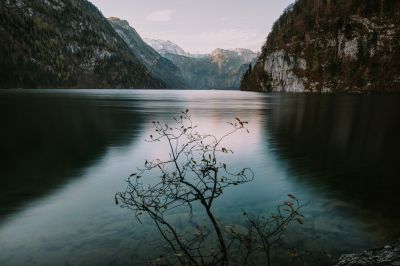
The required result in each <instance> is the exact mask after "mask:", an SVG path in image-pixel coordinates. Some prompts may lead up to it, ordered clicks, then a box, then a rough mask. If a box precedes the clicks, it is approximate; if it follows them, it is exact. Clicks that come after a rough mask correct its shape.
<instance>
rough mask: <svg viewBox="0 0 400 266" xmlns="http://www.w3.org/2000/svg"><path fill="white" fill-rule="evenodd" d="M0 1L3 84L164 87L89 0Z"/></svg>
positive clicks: (1, 80) (0, 86) (47, 86)
mask: <svg viewBox="0 0 400 266" xmlns="http://www.w3.org/2000/svg"><path fill="white" fill-rule="evenodd" d="M19 3H20V4H18V5H17V4H16V2H15V1H13V0H9V1H8V2H3V3H2V4H1V5H0V38H1V40H2V41H1V42H0V55H1V58H0V88H15V87H22V88H36V87H40V88H43V87H44V88H70V87H76V88H161V87H164V86H165V84H164V83H163V82H162V81H160V80H158V79H156V78H154V77H153V76H152V75H151V74H150V73H149V71H148V70H147V68H146V67H144V66H143V65H142V64H141V63H140V62H139V61H138V59H137V58H136V57H135V56H134V55H133V54H132V53H131V52H130V51H129V48H128V47H127V46H126V44H125V43H124V42H123V40H122V39H120V37H119V36H118V35H117V34H116V32H115V31H114V30H113V28H112V27H111V26H110V25H109V23H108V21H107V20H106V19H105V18H104V17H103V16H102V14H101V13H100V12H99V11H98V10H97V8H96V7H94V6H93V5H92V4H90V3H89V2H87V1H84V0H69V1H62V2H60V3H61V5H62V6H57V2H52V1H48V3H45V2H44V1H38V0H33V1H25V0H21V1H19Z"/></svg>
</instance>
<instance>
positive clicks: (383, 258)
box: [336, 240, 400, 266]
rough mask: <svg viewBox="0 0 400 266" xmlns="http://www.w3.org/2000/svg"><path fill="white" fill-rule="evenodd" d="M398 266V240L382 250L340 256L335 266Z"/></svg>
mask: <svg viewBox="0 0 400 266" xmlns="http://www.w3.org/2000/svg"><path fill="white" fill-rule="evenodd" d="M364 265H365V266H367V265H377V266H378V265H379V266H380V265H382V266H398V265H400V240H398V241H397V242H394V243H393V244H390V245H387V246H385V247H384V248H377V249H370V250H367V251H364V252H363V253H360V254H347V255H342V256H341V257H340V259H339V262H338V264H336V266H364Z"/></svg>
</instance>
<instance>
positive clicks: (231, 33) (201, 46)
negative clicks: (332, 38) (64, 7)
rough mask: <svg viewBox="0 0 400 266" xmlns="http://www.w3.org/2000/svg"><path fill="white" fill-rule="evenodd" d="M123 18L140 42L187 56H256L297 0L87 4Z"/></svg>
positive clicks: (108, 0)
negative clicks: (238, 52)
mask: <svg viewBox="0 0 400 266" xmlns="http://www.w3.org/2000/svg"><path fill="white" fill-rule="evenodd" d="M90 1H91V2H92V3H93V4H94V5H96V6H97V7H98V8H99V9H100V11H101V12H102V13H103V15H104V16H106V17H111V16H114V17H119V18H121V19H125V20H127V21H128V22H129V24H130V25H131V26H133V27H134V28H135V29H136V30H137V32H138V33H139V34H140V35H141V36H142V37H148V38H153V39H161V40H170V41H172V42H174V43H176V44H178V45H179V46H181V47H182V48H183V49H184V50H185V51H187V52H190V53H209V52H211V51H212V50H214V49H215V48H224V49H229V48H248V49H251V50H253V51H256V52H257V51H260V49H261V46H262V44H263V43H264V41H265V39H266V37H267V35H268V33H269V31H270V30H271V27H272V24H273V23H274V21H275V20H276V19H278V17H279V16H280V14H281V13H282V12H283V10H284V9H285V8H286V7H287V6H288V5H289V4H290V3H293V2H294V1H295V0H90Z"/></svg>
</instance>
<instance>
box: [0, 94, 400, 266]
mask: <svg viewBox="0 0 400 266" xmlns="http://www.w3.org/2000/svg"><path fill="white" fill-rule="evenodd" d="M186 108H188V109H190V111H191V113H192V114H193V120H194V121H195V123H196V124H198V125H199V128H200V129H201V130H202V131H203V132H205V133H206V132H207V133H212V134H215V135H217V136H221V135H222V134H224V132H226V131H227V130H228V129H229V127H228V126H229V125H228V124H227V123H226V122H229V121H232V120H234V118H235V117H239V118H240V119H243V120H246V121H248V122H249V126H248V128H249V130H250V133H249V134H247V133H245V132H240V133H238V134H236V135H234V136H232V137H231V138H230V139H228V141H227V143H226V145H227V147H229V148H231V149H232V150H233V151H234V152H235V153H234V154H233V155H231V156H230V157H229V162H228V164H230V165H233V166H236V165H240V166H241V167H250V168H251V169H252V170H253V171H254V173H255V179H254V181H253V182H251V183H248V184H244V185H241V186H235V187H232V188H229V189H228V190H227V191H226V193H224V195H223V196H222V197H221V198H220V199H218V202H217V205H216V206H215V212H216V213H217V216H218V217H219V218H220V219H223V220H226V221H228V222H231V223H235V222H236V221H237V220H240V219H241V214H240V213H241V209H245V210H246V211H248V212H253V213H268V211H269V210H272V209H273V208H274V206H276V205H277V204H278V203H280V202H282V201H284V200H286V198H287V194H289V193H290V194H294V195H296V196H297V197H298V198H300V199H301V200H303V201H304V202H308V201H309V202H310V203H309V205H308V206H307V207H306V208H305V209H304V215H305V223H304V225H294V226H293V228H291V229H290V230H291V233H290V235H289V236H288V240H289V241H288V243H290V244H289V245H292V247H293V248H298V249H299V250H300V251H306V250H307V252H311V253H312V254H315V255H316V256H317V255H321V254H323V255H324V256H327V257H330V258H336V257H337V256H338V255H339V254H341V253H346V252H355V251H361V250H363V249H366V248H371V247H374V246H379V245H383V244H386V243H388V242H390V241H392V240H395V239H396V238H399V237H400V226H399V225H400V211H399V206H400V194H399V188H400V179H399V178H400V176H399V173H400V161H399V151H400V125H399V121H400V97H399V96H398V95H335V94H333V95H330V94H328V95H321V94H262V93H252V92H239V91H153V90H32V91H31V90H7V91H0V110H1V111H0V118H1V130H0V156H1V158H0V159H1V164H0V176H1V177H0V247H1V249H0V265H132V264H133V265H138V264H141V263H143V262H144V261H145V260H146V259H148V258H149V257H150V256H155V255H158V253H157V252H159V251H158V250H157V248H156V247H159V246H162V245H163V242H162V240H161V238H160V237H159V235H158V234H157V232H156V231H155V228H154V227H153V226H152V224H150V223H149V221H145V222H144V223H143V224H140V223H139V222H138V221H137V220H136V219H135V217H134V215H133V213H132V212H131V211H129V210H127V209H122V208H119V207H118V206H116V205H115V202H114V195H115V193H116V192H119V191H123V190H124V189H125V186H126V183H125V180H126V179H127V177H128V176H129V174H131V173H132V172H134V171H135V170H136V167H140V166H143V163H144V162H145V160H146V159H152V158H157V157H158V156H162V155H161V154H163V152H164V151H163V150H162V149H160V148H159V147H158V146H157V145H156V144H152V143H149V142H146V141H144V140H145V139H146V138H148V136H149V135H150V134H152V130H153V127H152V123H151V121H153V120H159V121H167V122H171V121H172V117H174V116H179V113H180V111H182V110H185V109H186ZM184 216H186V215H184ZM182 219H184V218H182ZM183 222H184V221H183ZM289 248H290V246H289ZM282 252H283V251H282Z"/></svg>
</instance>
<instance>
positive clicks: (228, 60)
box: [145, 39, 257, 89]
mask: <svg viewBox="0 0 400 266" xmlns="http://www.w3.org/2000/svg"><path fill="white" fill-rule="evenodd" d="M145 40H146V41H147V42H148V44H149V45H151V46H152V47H153V48H154V49H156V50H157V51H158V52H160V54H162V56H164V57H166V58H167V59H169V60H171V61H172V62H173V63H174V64H175V65H176V66H178V67H179V69H180V70H181V73H182V77H183V80H184V81H185V83H186V84H188V87H189V88H191V89H239V87H240V79H241V77H242V75H243V74H244V73H245V72H246V70H247V68H248V65H249V64H250V63H252V62H254V60H255V58H256V56H257V54H256V53H254V52H252V51H251V50H248V49H240V48H238V49H234V50H224V49H215V50H214V51H213V52H212V53H211V54H205V55H193V54H190V53H187V52H185V51H184V50H183V49H182V48H180V47H179V46H177V45H176V44H174V43H171V42H169V41H160V40H151V39H145Z"/></svg>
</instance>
